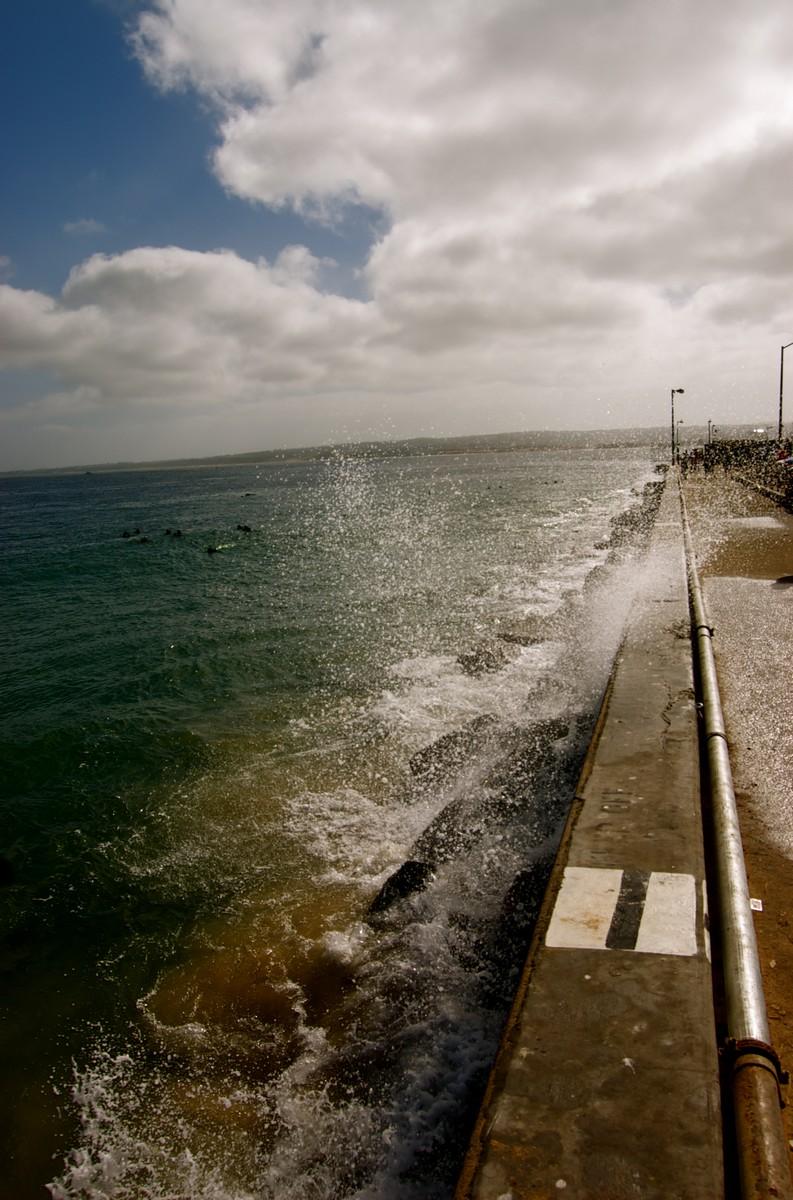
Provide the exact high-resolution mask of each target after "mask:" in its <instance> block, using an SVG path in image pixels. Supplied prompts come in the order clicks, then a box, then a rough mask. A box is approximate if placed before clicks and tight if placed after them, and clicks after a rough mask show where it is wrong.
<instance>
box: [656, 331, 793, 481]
mask: <svg viewBox="0 0 793 1200" xmlns="http://www.w3.org/2000/svg"><path fill="white" fill-rule="evenodd" d="M790 344H791V346H793V342H791V343H790ZM685 390H686V389H685V388H672V389H671V391H672V466H674V465H675V396H682V395H683V393H684V392H685Z"/></svg>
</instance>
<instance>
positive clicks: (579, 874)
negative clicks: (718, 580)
mask: <svg viewBox="0 0 793 1200" xmlns="http://www.w3.org/2000/svg"><path fill="white" fill-rule="evenodd" d="M711 987H712V985H711V971H710V964H709V939H708V933H707V916H706V900H705V886H704V862H703V847H702V832H701V819H700V796H699V759H698V746H697V729H696V715H695V707H694V696H693V681H692V665H691V643H690V640H689V615H688V601H687V591H686V580H685V565H684V554H683V538H682V527H681V519H680V508H679V499H678V492H677V485H676V483H675V482H674V481H673V480H670V482H669V484H668V485H667V487H666V489H665V492H664V496H663V499H662V504H661V509H660V512H659V517H658V521H657V523H656V527H655V530H654V534H653V539H652V543H651V547H650V551H649V555H648V572H647V583H646V586H645V589H644V594H643V596H642V599H641V603H640V604H638V605H637V607H636V610H635V615H634V618H633V620H632V621H631V624H630V627H629V629H628V631H627V634H626V638H625V642H624V644H623V646H622V649H621V651H620V654H619V656H618V659H617V663H616V665H615V669H614V672H613V674H612V680H611V684H610V689H609V693H608V695H607V698H606V700H605V702H604V707H603V711H602V713H601V718H600V722H599V725H598V730H597V732H596V735H595V738H594V739H593V743H592V747H591V749H590V753H589V756H588V759H587V763H586V764H585V768H584V771H583V773H582V777H581V780H580V783H579V788H578V791H577V795H576V799H575V802H574V805H573V810H572V813H571V817H570V821H569V823H568V828H567V831H566V834H565V839H564V841H563V844H562V848H561V851H560V854H559V857H558V860H557V864H556V868H555V871H554V875H553V877H552V880H551V884H550V887H549V890H548V894H547V896H546V901H545V905H544V908H543V912H542V914H541V917H540V921H539V924H538V927H537V931H536V933H535V938H534V942H533V945H532V950H531V953H530V955H529V960H528V963H527V965H526V968H525V970H524V974H523V977H522V979H521V983H520V987H519V991H518V995H517V998H516V1001H515V1005H514V1007H513V1011H512V1014H511V1016H510V1019H509V1022H508V1025H507V1028H506V1031H505V1034H504V1037H503V1040H502V1044H501V1048H500V1051H499V1055H498V1058H497V1061H496V1064H495V1066H494V1069H493V1072H492V1074H491V1078H490V1081H489V1085H488V1089H487V1093H486V1096H485V1099H484V1102H483V1106H482V1110H481V1113H480V1117H479V1121H478V1123H477V1127H476V1130H475V1133H474V1137H473V1140H472V1143H471V1148H470V1151H469V1155H468V1158H467V1160H466V1164H465V1168H464V1171H463V1174H462V1176H461V1180H460V1184H459V1188H458V1192H457V1198H458V1200H528V1198H529V1197H531V1198H532V1200H539V1198H543V1197H555V1198H558V1197H560V1196H570V1197H576V1198H577V1200H578V1198H591V1200H605V1198H608V1200H623V1198H625V1200H627V1198H628V1197H632V1198H637V1197H641V1198H642V1200H655V1198H657V1200H670V1197H674V1198H676V1200H688V1198H689V1197H690V1198H691V1200H694V1198H695V1197H696V1200H709V1198H713V1200H716V1198H718V1200H723V1196H724V1181H723V1165H722V1144H721V1116H720V1102H719V1081H718V1060H717V1052H716V1036H715V1029H714V1017H713V1000H712V990H711Z"/></svg>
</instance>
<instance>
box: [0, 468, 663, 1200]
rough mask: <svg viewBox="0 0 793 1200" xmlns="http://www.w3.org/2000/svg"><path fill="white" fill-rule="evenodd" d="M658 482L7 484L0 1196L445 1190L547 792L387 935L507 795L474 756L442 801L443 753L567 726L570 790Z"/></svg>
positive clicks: (335, 479)
mask: <svg viewBox="0 0 793 1200" xmlns="http://www.w3.org/2000/svg"><path fill="white" fill-rule="evenodd" d="M652 467H653V458H652V451H651V450H650V449H646V450H645V449H642V448H641V447H640V448H632V449H630V450H622V451H613V450H612V451H606V450H583V451H582V450H575V451H573V450H569V451H568V450H563V449H556V450H553V451H539V450H538V451H530V452H527V451H520V452H514V453H502V454H469V455H465V454H460V455H436V456H425V457H422V458H415V459H400V460H388V459H376V458H373V459H370V460H356V459H348V458H345V457H344V456H343V455H339V456H337V457H336V458H334V459H331V460H330V461H326V462H306V463H296V464H291V465H290V464H282V465H274V464H267V465H261V466H256V465H255V464H253V465H248V464H246V465H244V466H232V467H229V466H226V467H213V468H193V469H189V470H181V471H177V470H170V471H158V470H151V471H141V472H117V473H113V472H96V473H93V474H83V475H64V476H28V477H14V478H6V479H2V480H0V551H1V553H0V590H1V594H2V618H3V619H2V627H1V628H0V648H1V649H2V654H1V655H0V662H2V696H1V697H0V703H2V724H1V725H0V771H1V772H2V774H1V775H0V806H1V807H0V811H1V812H2V830H3V845H2V849H1V850H0V853H2V858H1V859H0V882H1V883H2V886H1V887H0V904H1V905H2V907H1V909H0V913H1V915H2V926H1V927H0V928H1V932H2V950H1V951H0V966H1V967H2V974H3V1007H4V1020H3V1025H2V1033H1V1034H0V1037H1V1038H2V1062H3V1072H4V1086H3V1088H2V1092H0V1107H2V1109H3V1111H2V1113H0V1127H2V1129H3V1130H4V1131H5V1139H6V1140H5V1144H4V1159H3V1161H4V1163H5V1172H4V1178H3V1180H2V1182H0V1195H2V1196H8V1197H9V1200H11V1198H12V1197H13V1198H14V1200H25V1198H27V1197H39V1198H41V1197H46V1196H49V1195H55V1196H59V1197H75V1196H86V1197H110V1196H113V1197H123V1198H126V1197H130V1198H133V1197H134V1198H136V1200H138V1198H148V1197H151V1198H158V1200H165V1198H166V1197H169V1198H174V1197H177V1196H178V1197H183V1196H184V1197H188V1196H189V1197H207V1198H212V1200H220V1198H221V1197H223V1198H225V1197H233V1198H234V1200H242V1198H243V1197H245V1198H248V1197H257V1198H259V1197H278V1198H279V1200H284V1198H288V1197H292V1196H294V1197H308V1196H312V1197H313V1196H316V1197H327V1198H330V1197H342V1196H350V1197H352V1196H359V1197H364V1196H367V1197H372V1198H374V1197H380V1198H382V1200H386V1198H388V1200H390V1198H391V1197H396V1196H399V1197H410V1196H416V1197H419V1196H429V1195H432V1196H443V1195H450V1194H451V1190H452V1186H453V1178H454V1172H455V1170H456V1165H457V1164H458V1162H459V1155H460V1153H461V1134H460V1132H459V1131H460V1128H461V1127H462V1126H464V1125H465V1122H466V1121H468V1120H469V1119H470V1112H471V1107H472V1104H473V1103H474V1100H475V1096H476V1094H477V1089H478V1088H479V1087H480V1086H481V1082H482V1079H483V1077H484V1072H485V1071H486V1069H487V1064H488V1062H489V1060H490V1057H491V1056H492V1052H493V1048H494V1045H495V1040H496V1039H497V1034H498V1029H499V1026H500V1021H501V1019H502V1018H503V1013H504V1011H505V1007H506V1005H507V1004H508V1002H509V992H510V978H511V976H510V975H509V971H508V970H507V971H506V972H505V971H504V970H503V969H502V968H501V967H499V970H496V968H495V967H494V965H493V964H494V962H495V958H494V956H493V954H492V953H491V950H492V946H491V947H490V949H488V938H490V939H491V941H492V940H493V939H496V938H497V922H496V917H497V915H498V912H499V908H500V905H501V904H502V903H503V899H504V895H505V892H506V891H507V889H508V887H509V884H510V881H511V879H512V878H513V876H514V874H515V872H516V870H518V869H519V868H520V866H521V863H522V862H523V861H524V859H525V857H526V855H527V854H530V853H531V854H533V853H535V852H539V851H538V850H537V848H538V847H539V848H540V849H542V850H543V851H544V850H546V849H547V845H546V843H547V842H548V838H549V837H550V839H551V841H552V840H553V839H552V837H551V835H550V834H549V832H548V830H549V829H550V827H551V826H550V825H548V828H546V827H545V826H544V825H543V823H542V820H541V819H540V817H541V814H540V808H541V806H542V804H543V803H544V801H543V798H542V796H541V795H540V793H539V791H538V792H537V795H536V796H531V795H527V797H526V804H525V806H524V807H523V808H522V809H521V812H520V813H519V814H518V813H512V814H511V815H510V816H509V817H508V818H506V819H505V824H504V827H503V828H499V829H493V828H489V829H488V830H487V832H486V836H483V838H482V839H480V841H479V842H478V843H477V845H476V847H474V848H470V849H467V850H466V851H465V853H463V854H461V855H459V856H457V857H456V858H451V859H450V860H449V862H448V863H447V864H446V865H445V866H444V868H443V870H441V871H439V872H438V873H437V876H436V877H435V879H434V880H433V883H432V885H431V886H430V887H429V888H428V889H427V890H426V891H425V892H423V893H422V894H421V895H419V896H416V897H412V898H411V899H410V900H409V901H407V902H405V903H404V904H403V905H402V906H401V907H399V912H398V914H397V915H395V916H394V917H393V918H389V920H388V921H386V922H385V923H381V924H380V925H379V926H375V925H373V923H372V922H370V921H367V920H366V911H367V906H368V903H369V901H370V900H371V899H372V897H373V895H375V894H376V892H377V889H378V887H379V886H380V885H381V884H382V882H383V880H384V879H385V878H387V877H388V875H389V873H390V872H391V871H393V869H394V868H395V867H396V866H398V864H399V863H400V862H401V861H402V860H403V858H405V857H406V856H407V854H408V851H409V849H410V846H411V844H412V842H413V841H414V840H415V839H416V838H417V837H418V836H419V835H420V834H421V831H422V829H423V828H424V827H425V826H426V825H427V823H428V822H429V821H430V820H431V819H432V818H433V816H434V815H435V814H436V813H437V812H438V811H439V810H440V809H441V808H442V807H443V806H444V804H446V803H448V802H449V800H450V799H453V798H454V797H455V795H458V794H461V789H462V790H465V789H467V794H473V793H475V792H476V789H477V788H481V787H486V786H490V785H488V784H487V782H486V771H485V768H486V766H487V764H486V763H485V762H484V759H481V758H478V759H475V760H472V761H468V762H467V763H466V765H465V772H467V774H465V772H464V773H463V775H460V773H459V772H458V773H457V774H456V775H449V776H448V778H444V779H442V780H439V781H436V784H435V785H434V786H433V787H431V788H423V789H421V790H417V789H416V787H415V786H414V784H413V781H412V779H411V773H410V768H409V762H410V758H411V755H413V754H415V753H416V752H417V751H418V750H420V749H422V748H423V747H425V746H427V745H429V744H431V743H433V742H434V741H435V740H437V739H438V738H440V737H442V736H443V735H445V734H448V733H449V732H452V731H454V730H458V729H460V728H462V727H465V726H466V725H468V724H470V722H472V721H475V720H476V719H477V718H480V717H482V716H487V717H489V718H491V719H492V720H493V721H494V722H495V724H496V726H498V725H499V723H500V725H503V727H504V728H505V729H507V728H509V729H510V730H514V728H515V727H516V726H522V725H525V724H526V723H527V722H528V721H529V720H536V719H537V718H538V717H547V716H554V717H558V716H560V715H562V716H564V717H565V719H566V720H567V721H568V722H569V728H570V733H569V737H568V738H567V741H566V743H565V746H564V755H566V757H565V759H564V763H565V766H564V769H565V770H567V771H568V773H572V772H574V770H575V764H576V762H577V758H576V755H579V754H580V750H581V747H582V745H583V744H585V740H586V734H587V730H588V728H589V723H591V719H592V717H593V715H594V712H595V711H596V707H597V702H598V697H599V694H600V689H601V688H602V686H603V683H604V681H605V677H606V675H607V673H608V669H609V666H610V662H611V657H612V655H613V652H614V649H615V647H616V644H617V643H618V639H619V634H620V629H621V621H622V619H623V618H624V614H625V612H626V611H627V608H628V607H629V603H630V588H629V587H627V586H626V580H629V579H631V578H632V576H633V575H634V574H635V571H634V566H633V565H632V564H633V561H634V560H633V559H632V558H631V552H630V550H629V549H625V550H624V551H623V552H621V553H620V554H619V555H615V553H614V552H613V547H612V552H611V554H609V546H610V543H609V537H610V534H611V531H612V526H611V524H610V523H611V521H612V519H613V518H614V517H615V516H617V515H618V514H620V513H623V512H624V511H625V510H626V509H628V508H630V507H631V506H632V505H634V506H635V505H636V504H638V500H639V498H638V494H637V491H636V489H637V488H640V487H641V485H642V484H643V483H644V482H646V481H647V480H648V479H649V478H650V477H651V476H652ZM245 527H247V528H245ZM176 530H179V531H180V536H178V537H177V536H175V531H176ZM124 532H126V533H128V534H129V535H130V536H128V537H124V536H122V535H123V534H124ZM210 550H211V552H210ZM596 568H600V570H599V572H596V574H597V575H598V578H599V583H598V587H597V589H595V590H593V588H592V579H593V578H594V576H593V574H592V573H593V571H594V570H595V569H596ZM493 646H496V648H497V651H498V653H497V654H495V655H494V654H493ZM483 647H484V648H485V651H486V652H487V653H485V654H484V656H482V648H483ZM477 654H479V659H477ZM488 655H490V657H489V658H488ZM466 656H468V657H466ZM471 656H473V657H471ZM472 663H473V665H472ZM482 664H485V665H484V666H483V665H482ZM487 753H488V754H490V757H491V760H492V759H493V755H496V754H497V750H495V749H494V748H493V744H490V747H489V750H488V752H487ZM491 765H492V763H491ZM487 769H490V767H489V766H487ZM483 781H484V782H483ZM538 786H539V785H538ZM455 789H456V790H455ZM532 804H534V805H535V809H534V810H532V807H531V806H532ZM532 812H533V815H532ZM527 814H528V815H527ZM532 822H533V823H532ZM546 824H547V823H546ZM551 824H553V822H552V823H551ZM556 825H558V820H557V821H556ZM532 829H534V831H535V832H534V834H532V836H529V835H530V834H531V831H532ZM538 829H542V830H544V832H542V833H537V832H536V831H537V830H538ZM527 831H528V832H527ZM472 856H473V857H472ZM494 944H495V943H494ZM483 947H484V948H483ZM499 971H500V973H499ZM48 1185H49V1190H48Z"/></svg>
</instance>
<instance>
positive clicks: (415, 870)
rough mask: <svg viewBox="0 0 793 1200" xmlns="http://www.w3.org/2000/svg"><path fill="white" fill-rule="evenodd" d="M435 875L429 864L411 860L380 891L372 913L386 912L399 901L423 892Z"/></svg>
mask: <svg viewBox="0 0 793 1200" xmlns="http://www.w3.org/2000/svg"><path fill="white" fill-rule="evenodd" d="M432 875H433V868H432V867H431V866H430V864H429V863H426V862H421V861H419V860H417V859H412V858H409V859H408V860H407V861H406V862H403V863H402V866H401V867H398V868H397V870H396V871H394V873H393V875H389V877H388V879H386V881H385V883H384V884H383V886H382V887H381V888H380V891H379V892H378V893H377V895H376V896H375V898H374V900H373V901H372V903H371V904H370V905H369V912H370V913H379V912H384V911H385V910H386V909H387V908H390V907H391V905H392V904H395V903H396V901H397V900H404V899H405V897H406V896H412V895H413V893H414V892H423V891H424V889H425V888H426V886H427V884H428V883H429V881H430V879H431V878H432Z"/></svg>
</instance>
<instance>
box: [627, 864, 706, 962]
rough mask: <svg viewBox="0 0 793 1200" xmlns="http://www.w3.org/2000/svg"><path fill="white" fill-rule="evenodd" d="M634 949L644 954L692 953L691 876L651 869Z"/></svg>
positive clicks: (694, 944)
mask: <svg viewBox="0 0 793 1200" xmlns="http://www.w3.org/2000/svg"><path fill="white" fill-rule="evenodd" d="M636 949H637V950H638V951H640V952H643V953H644V954H679V955H684V956H685V955H692V954H696V952H697V890H696V882H695V880H694V876H693V875H670V874H666V873H665V872H662V871H653V873H652V875H651V876H650V882H649V884H648V887H647V898H646V899H645V902H644V912H643V913H642V919H641V924H640V925H639V934H638V936H637V938H636Z"/></svg>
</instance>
